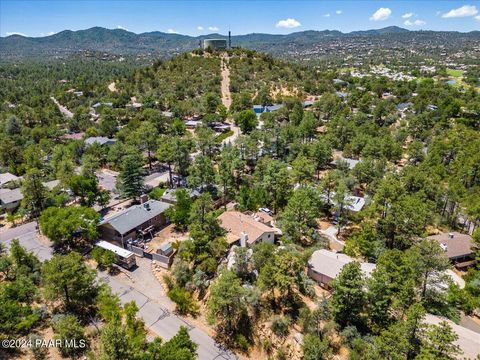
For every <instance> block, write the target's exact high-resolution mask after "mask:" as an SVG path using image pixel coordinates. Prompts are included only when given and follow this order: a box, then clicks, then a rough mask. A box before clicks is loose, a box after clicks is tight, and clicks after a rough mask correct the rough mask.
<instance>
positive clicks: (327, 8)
mask: <svg viewBox="0 0 480 360" xmlns="http://www.w3.org/2000/svg"><path fill="white" fill-rule="evenodd" d="M391 25H397V26H402V27H405V28H408V29H412V30H413V29H415V30H418V29H426V30H456V31H472V30H480V1H478V0H477V1H466V2H465V1H438V0H437V1H358V0H356V1H313V0H312V1H281V0H280V1H279V0H276V1H273V0H272V1H253V0H252V1H234V0H230V1H220V0H218V1H155V0H150V1H126V0H125V1H114V0H112V1H88V0H87V1H81V0H77V1H61V0H57V1H52V0H51V1H41V0H37V1H22V0H0V36H7V35H11V34H14V33H20V34H24V35H27V36H45V35H50V34H53V33H56V32H59V31H62V30H65V29H70V30H80V29H87V28H90V27H92V26H102V27H106V28H110V29H114V28H124V29H127V30H130V31H133V32H135V33H142V32H148V31H163V32H178V33H181V34H188V35H201V34H209V33H212V32H219V33H223V34H226V33H227V32H228V29H231V31H232V33H233V34H234V35H235V34H248V33H252V32H264V33H277V34H286V33H291V32H295V31H302V30H324V29H330V30H340V31H343V32H349V31H354V30H365V29H374V28H381V27H385V26H391Z"/></svg>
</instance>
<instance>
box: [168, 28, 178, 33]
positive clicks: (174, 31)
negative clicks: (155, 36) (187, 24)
mask: <svg viewBox="0 0 480 360" xmlns="http://www.w3.org/2000/svg"><path fill="white" fill-rule="evenodd" d="M167 33H169V34H178V31H176V30H173V29H168V30H167Z"/></svg>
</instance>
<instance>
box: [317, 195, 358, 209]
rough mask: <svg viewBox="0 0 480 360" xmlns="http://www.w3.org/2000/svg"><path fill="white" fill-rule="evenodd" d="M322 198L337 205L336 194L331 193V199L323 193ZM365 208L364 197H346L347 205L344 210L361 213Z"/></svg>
mask: <svg viewBox="0 0 480 360" xmlns="http://www.w3.org/2000/svg"><path fill="white" fill-rule="evenodd" d="M320 196H321V198H322V199H323V200H325V202H328V203H329V204H333V205H336V204H335V201H334V198H335V192H333V191H331V192H330V194H329V197H328V196H327V194H325V193H322V194H321V195H320ZM364 206H365V199H364V198H363V197H360V196H354V195H348V196H347V197H346V205H345V208H344V209H345V210H349V211H352V212H359V211H360V210H362V209H363V207H364Z"/></svg>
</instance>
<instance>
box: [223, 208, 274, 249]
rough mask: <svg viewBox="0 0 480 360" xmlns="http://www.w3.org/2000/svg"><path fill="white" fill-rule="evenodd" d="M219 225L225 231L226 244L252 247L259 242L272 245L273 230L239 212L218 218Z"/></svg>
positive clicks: (231, 212)
mask: <svg viewBox="0 0 480 360" xmlns="http://www.w3.org/2000/svg"><path fill="white" fill-rule="evenodd" d="M218 220H220V225H221V226H222V227H223V228H224V229H225V230H226V231H227V236H226V237H227V242H228V243H229V244H230V245H231V244H234V243H240V245H242V246H252V245H254V244H256V243H259V242H268V243H270V244H273V242H274V240H275V229H273V228H271V227H269V226H267V225H265V224H263V223H262V222H260V221H258V220H256V219H255V218H254V217H252V216H250V215H247V214H243V213H241V212H239V211H226V212H224V213H223V214H221V215H220V216H219V217H218Z"/></svg>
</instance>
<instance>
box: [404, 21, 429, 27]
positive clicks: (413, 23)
mask: <svg viewBox="0 0 480 360" xmlns="http://www.w3.org/2000/svg"><path fill="white" fill-rule="evenodd" d="M404 24H405V25H406V26H422V25H425V24H426V22H425V21H423V20H420V19H417V20H415V21H410V20H406V21H405V22H404Z"/></svg>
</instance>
